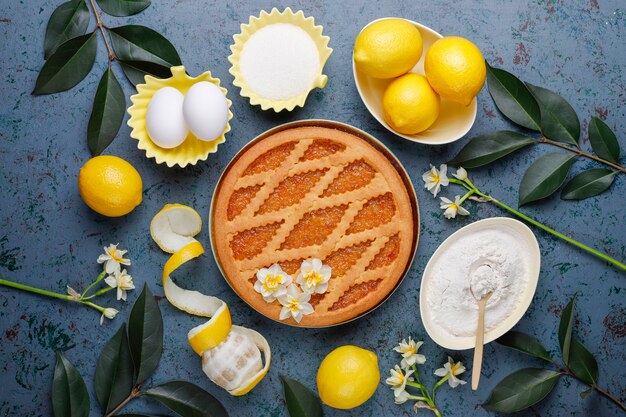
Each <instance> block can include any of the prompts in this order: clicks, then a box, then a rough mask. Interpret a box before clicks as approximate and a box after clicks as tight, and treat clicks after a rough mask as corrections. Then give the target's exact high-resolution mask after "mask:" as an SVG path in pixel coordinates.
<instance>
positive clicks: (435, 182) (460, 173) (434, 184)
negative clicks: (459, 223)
mask: <svg viewBox="0 0 626 417" xmlns="http://www.w3.org/2000/svg"><path fill="white" fill-rule="evenodd" d="M453 176H454V177H455V178H456V179H457V180H458V181H462V182H465V181H469V180H468V178H467V171H466V170H465V168H463V167H459V169H457V170H456V173H455V174H453ZM422 179H423V180H424V188H426V189H427V190H428V191H430V192H431V193H432V194H433V196H434V197H437V194H438V193H439V191H441V187H446V186H448V184H450V182H451V180H450V179H449V178H448V167H447V166H446V164H441V165H440V166H439V169H437V167H435V166H433V165H431V166H430V170H428V171H426V172H425V173H424V174H423V175H422ZM452 182H456V181H455V180H454V179H453V180H452ZM470 195H471V194H466V195H464V196H463V197H461V196H460V195H457V196H455V197H454V201H452V200H450V199H448V198H446V197H439V199H440V200H441V205H440V206H439V207H440V208H441V209H442V210H444V212H443V215H444V216H445V218H446V219H454V218H455V217H456V215H457V214H459V215H461V216H467V215H468V214H469V211H467V210H466V209H465V208H463V207H461V203H463V202H464V201H465V200H466V199H467V198H468V197H469V196H470Z"/></svg>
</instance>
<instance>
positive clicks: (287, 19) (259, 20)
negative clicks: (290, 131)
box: [228, 7, 333, 113]
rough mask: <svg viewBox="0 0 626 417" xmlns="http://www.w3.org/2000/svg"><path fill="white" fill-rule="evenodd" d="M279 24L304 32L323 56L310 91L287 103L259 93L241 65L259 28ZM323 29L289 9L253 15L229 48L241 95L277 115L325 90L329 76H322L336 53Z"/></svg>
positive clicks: (288, 100) (311, 19)
mask: <svg viewBox="0 0 626 417" xmlns="http://www.w3.org/2000/svg"><path fill="white" fill-rule="evenodd" d="M276 23H290V24H292V25H296V26H298V27H299V28H301V29H303V30H304V31H305V32H306V33H307V34H308V35H309V36H310V37H311V39H312V40H313V42H314V43H315V46H316V47H317V50H318V52H319V56H320V66H319V74H318V75H317V76H316V77H315V80H314V81H313V83H312V84H311V87H310V88H309V90H307V91H306V92H304V93H302V94H300V95H299V96H296V97H293V98H290V99H286V100H270V99H267V98H264V97H261V96H260V95H258V94H256V93H255V92H254V91H252V90H251V89H250V87H249V86H248V85H247V84H246V82H245V80H244V79H243V76H242V74H241V69H240V66H239V61H240V58H241V51H242V50H243V47H244V45H245V43H246V42H247V41H248V40H249V39H250V37H251V36H252V35H253V34H254V33H255V32H257V31H258V30H259V29H262V28H264V27H266V26H269V25H272V24H276ZM323 30H324V28H323V27H322V26H316V25H315V20H314V19H313V17H306V18H305V17H304V13H303V12H302V10H300V11H298V12H297V13H294V12H292V11H291V9H290V8H289V7H287V8H286V9H285V10H284V11H282V12H279V11H278V9H276V8H274V9H272V11H271V13H267V12H266V11H264V10H263V11H261V15H260V16H259V17H256V16H250V20H249V22H248V23H247V24H242V25H241V33H239V34H237V35H234V36H233V40H234V41H235V43H234V44H233V45H231V46H230V50H231V51H232V54H231V55H230V56H229V57H228V61H230V63H231V64H232V66H231V67H230V69H229V72H230V73H231V74H232V75H233V77H235V80H234V81H233V84H234V85H235V86H237V87H239V88H240V89H241V92H240V94H241V96H242V97H247V98H249V99H250V104H252V105H259V106H261V109H263V110H268V109H273V110H274V111H275V112H277V113H278V112H280V111H282V110H287V111H291V110H293V109H294V108H295V107H302V106H304V103H305V101H306V99H307V97H308V95H309V93H310V92H311V91H312V90H313V89H314V88H324V87H325V86H326V83H327V82H328V77H327V76H326V75H324V74H322V71H323V69H324V65H325V64H326V61H327V60H328V58H329V57H330V54H331V53H332V52H333V50H332V49H331V48H329V47H328V42H329V41H330V38H329V37H328V36H323V35H322V31H323Z"/></svg>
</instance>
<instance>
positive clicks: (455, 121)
mask: <svg viewBox="0 0 626 417" xmlns="http://www.w3.org/2000/svg"><path fill="white" fill-rule="evenodd" d="M433 45H434V48H433ZM425 67H426V69H425ZM352 70H353V74H354V81H355V83H356V87H357V90H358V91H359V94H360V96H361V99H362V100H363V103H364V104H365V106H366V107H367V109H368V110H369V112H370V113H371V114H372V116H374V118H376V120H378V121H379V122H380V123H381V124H382V125H383V126H384V127H385V128H387V129H388V130H389V131H391V132H393V133H395V134H396V135H398V136H401V137H403V138H405V139H408V140H410V141H413V142H418V143H423V144H428V145H443V144H446V143H450V142H454V141H456V140H458V139H460V138H462V137H463V136H464V135H465V134H466V133H467V132H468V131H469V130H470V129H471V127H472V125H473V124H474V120H475V119H476V110H477V101H476V95H477V94H478V92H479V91H480V89H481V88H482V86H483V84H484V82H485V76H486V68H485V62H484V59H483V57H482V54H481V53H480V50H479V49H478V48H477V47H476V46H475V45H474V44H473V43H471V42H470V41H468V40H466V39H463V38H459V37H454V36H449V37H445V38H444V37H443V36H442V35H440V34H439V33H437V32H436V31H434V30H432V29H430V28H429V27H426V26H424V25H421V24H419V23H417V22H414V21H411V20H408V19H401V18H383V19H377V20H374V21H373V22H370V23H369V24H368V25H367V26H365V27H364V28H363V29H362V30H361V32H360V33H359V35H358V36H357V39H356V41H355V45H354V52H353V59H352Z"/></svg>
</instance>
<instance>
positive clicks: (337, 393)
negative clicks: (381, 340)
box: [317, 345, 380, 410]
mask: <svg viewBox="0 0 626 417" xmlns="http://www.w3.org/2000/svg"><path fill="white" fill-rule="evenodd" d="M379 382H380V371H379V370H378V358H377V357H376V354H375V353H374V352H370V351H369V350H365V349H362V348H360V347H357V346H351V345H346V346H341V347H338V348H337V349H335V350H333V351H332V352H330V353H329V354H328V355H327V356H326V357H325V358H324V360H323V361H322V363H321V365H320V368H319V369H318V371H317V391H318V392H319V394H320V398H321V400H322V401H323V402H324V404H326V405H329V406H331V407H334V408H339V409H342V410H347V409H350V408H354V407H358V406H359V405H361V404H363V403H364V402H365V401H367V400H369V399H370V397H371V396H372V395H374V392H375V391H376V388H377V387H378V384H379Z"/></svg>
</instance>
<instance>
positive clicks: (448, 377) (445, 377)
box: [431, 374, 450, 402]
mask: <svg viewBox="0 0 626 417" xmlns="http://www.w3.org/2000/svg"><path fill="white" fill-rule="evenodd" d="M448 379H450V374H447V375H446V376H444V377H443V378H441V379H440V380H439V382H437V383H436V384H435V386H434V387H433V395H432V397H431V398H432V399H433V402H435V391H437V389H438V388H439V387H440V386H442V385H443V384H444V383H445V382H446V381H447V380H448Z"/></svg>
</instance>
